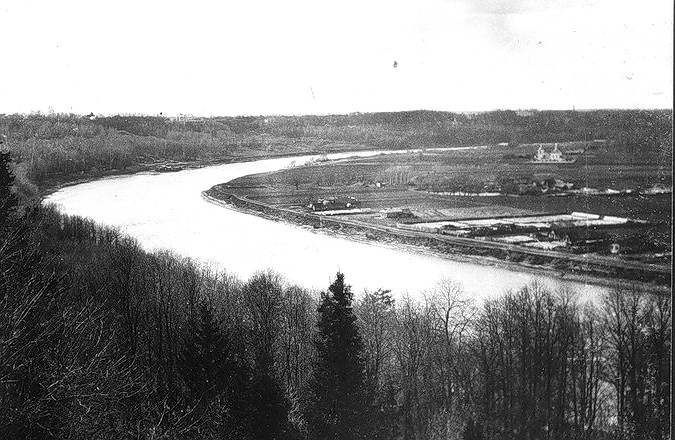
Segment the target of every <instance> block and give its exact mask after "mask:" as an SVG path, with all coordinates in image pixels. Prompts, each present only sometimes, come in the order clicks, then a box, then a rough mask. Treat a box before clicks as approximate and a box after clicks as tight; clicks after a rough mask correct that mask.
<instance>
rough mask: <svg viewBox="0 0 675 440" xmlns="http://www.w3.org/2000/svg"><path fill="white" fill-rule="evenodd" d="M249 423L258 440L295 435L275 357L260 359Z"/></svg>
mask: <svg viewBox="0 0 675 440" xmlns="http://www.w3.org/2000/svg"><path fill="white" fill-rule="evenodd" d="M247 404H248V406H249V408H250V409H249V427H250V432H251V434H252V438H254V439H256V440H281V439H290V438H294V437H295V436H294V433H293V429H292V427H291V424H290V423H289V421H288V411H289V408H290V405H289V402H288V399H287V398H286V395H285V393H284V389H283V387H282V386H281V384H280V382H279V380H278V378H277V377H276V375H275V373H274V370H273V363H272V362H271V359H269V358H267V356H266V359H259V360H258V361H257V362H256V366H255V371H254V372H253V377H252V379H251V384H250V386H249V392H248V399H247Z"/></svg>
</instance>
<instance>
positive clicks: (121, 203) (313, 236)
mask: <svg viewBox="0 0 675 440" xmlns="http://www.w3.org/2000/svg"><path fill="white" fill-rule="evenodd" d="M474 148H482V147H474ZM387 153H388V154H393V153H395V152H387ZM375 154H382V152H372V151H369V152H359V153H336V154H329V155H328V156H327V158H328V159H339V158H344V157H350V156H356V155H358V156H361V157H367V156H371V155H375ZM317 158H318V156H301V157H289V158H275V159H263V160H257V161H253V162H242V163H231V164H225V165H216V166H210V167H204V168H200V169H189V170H184V171H179V172H173V173H151V172H145V173H138V174H133V175H124V176H118V177H111V178H105V179H100V180H96V181H92V182H88V183H82V184H78V185H73V186H68V187H65V188H62V189H60V190H59V191H57V192H55V193H53V194H51V195H50V196H48V197H47V198H46V199H45V202H46V203H53V204H55V205H56V206H57V207H58V208H59V209H60V210H61V211H62V212H64V213H66V214H72V215H79V216H83V217H88V218H91V219H93V220H95V221H97V222H99V223H101V224H104V225H108V226H114V227H117V228H118V229H120V230H121V231H122V232H124V233H126V234H128V235H130V236H132V237H135V238H136V239H137V240H138V241H139V243H140V244H141V246H143V248H144V249H147V250H160V249H167V250H171V251H173V252H175V253H177V254H180V255H183V256H188V257H191V258H193V259H195V260H197V261H199V262H200V263H203V264H207V265H211V266H213V267H214V268H219V269H225V270H227V271H228V272H230V273H234V274H236V275H238V276H239V277H241V278H243V279H245V278H247V277H248V276H250V275H251V274H252V273H253V272H255V271H256V270H261V269H268V268H271V269H274V270H276V271H277V272H279V273H281V274H283V276H284V277H285V278H286V279H287V280H288V281H289V282H292V283H296V284H299V285H302V286H305V287H308V288H315V289H326V288H327V287H328V285H329V284H330V282H331V279H332V278H333V277H334V276H335V273H336V272H337V271H342V272H343V273H344V274H345V278H346V281H347V283H348V284H351V285H352V286H353V289H354V291H355V292H357V293H359V292H362V291H363V289H371V290H373V289H377V288H380V287H382V288H387V289H391V290H392V291H393V293H394V294H395V295H397V296H400V295H403V294H405V293H409V294H410V295H411V296H418V295H420V292H422V291H424V290H427V289H430V288H432V287H433V285H434V284H436V283H437V282H438V280H439V279H441V278H450V279H453V280H455V281H457V282H459V283H461V284H462V285H463V286H464V289H465V291H466V292H467V293H468V294H470V295H471V296H474V297H477V298H485V297H490V296H494V295H497V294H499V293H501V292H503V291H504V290H505V289H516V288H519V287H521V286H522V285H524V284H526V283H528V282H530V281H532V280H533V279H537V281H538V282H541V283H543V284H545V285H547V286H549V287H551V288H553V289H558V288H571V289H574V290H576V291H578V292H579V293H581V294H582V296H584V297H587V295H592V296H595V295H597V294H598V293H601V292H604V290H605V288H604V287H600V286H596V285H591V284H584V283H580V282H573V281H566V280H560V279H558V278H555V277H546V276H540V275H532V274H530V273H526V272H521V271H513V270H508V269H505V268H500V267H495V266H492V265H487V264H478V263H464V262H456V261H452V260H448V259H444V258H440V257H435V256H429V255H424V254H422V253H416V252H414V253H411V252H405V251H402V250H400V249H396V248H394V247H387V246H384V245H379V244H367V243H363V242H357V241H352V240H348V239H345V238H339V237H334V236H330V235H327V234H326V233H324V232H315V231H311V230H308V229H305V228H301V227H298V226H294V225H288V224H284V223H280V222H274V221H270V220H265V219H262V218H259V217H256V216H253V215H249V214H243V213H240V212H237V211H234V210H230V209H227V208H223V207H219V206H216V205H214V204H211V203H208V202H206V201H204V200H203V199H202V198H201V192H202V191H203V190H206V189H208V188H210V187H212V186H213V185H216V184H219V183H223V182H227V181H229V180H232V179H235V178H237V177H241V176H245V175H248V174H253V173H261V172H268V171H273V170H277V169H281V168H284V167H288V166H292V165H299V164H302V163H306V162H307V161H309V160H315V159H317Z"/></svg>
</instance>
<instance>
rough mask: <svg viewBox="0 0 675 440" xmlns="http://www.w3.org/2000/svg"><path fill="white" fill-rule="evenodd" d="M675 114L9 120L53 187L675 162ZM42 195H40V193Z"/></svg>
mask: <svg viewBox="0 0 675 440" xmlns="http://www.w3.org/2000/svg"><path fill="white" fill-rule="evenodd" d="M672 122H673V118H672V111H671V110H596V111H581V112H579V111H533V112H515V111H494V112H485V113H476V114H465V113H448V112H431V111H412V112H398V113H367V114H358V113H357V114H349V115H326V116H250V117H212V118H166V117H161V116H157V117H150V116H132V115H129V116H106V117H95V116H94V115H90V116H86V117H83V116H78V115H72V114H52V115H41V114H31V115H0V142H2V143H3V144H4V145H3V146H4V147H6V148H8V149H9V150H10V151H12V152H13V154H14V160H15V162H16V163H17V164H18V167H17V170H16V173H17V176H18V177H19V181H20V183H21V184H22V185H24V186H25V187H22V190H25V191H28V192H29V190H30V188H29V187H27V185H28V182H33V183H36V184H38V185H44V184H53V183H54V180H56V181H57V183H60V182H63V181H65V180H73V179H78V178H82V177H88V176H97V175H100V174H101V173H105V172H120V171H122V170H125V169H128V168H130V167H133V166H134V165H138V164H142V163H153V162H156V161H161V160H175V161H210V160H233V159H241V158H244V157H251V156H261V155H272V154H289V153H302V152H308V151H311V152H326V151H337V150H353V149H364V148H368V149H372V148H383V149H384V148H386V149H397V148H410V147H416V148H420V147H438V146H456V145H476V144H494V143H499V142H510V143H512V144H513V143H527V142H563V141H572V140H575V141H583V140H590V139H608V140H610V141H612V142H613V145H615V146H616V148H617V151H620V150H626V151H629V152H631V153H632V155H633V156H635V153H644V152H647V153H650V154H657V155H659V154H660V155H661V156H662V160H661V162H663V163H669V162H670V158H672V128H671V127H672ZM33 191H34V189H33Z"/></svg>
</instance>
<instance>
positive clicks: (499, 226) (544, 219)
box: [396, 212, 641, 253]
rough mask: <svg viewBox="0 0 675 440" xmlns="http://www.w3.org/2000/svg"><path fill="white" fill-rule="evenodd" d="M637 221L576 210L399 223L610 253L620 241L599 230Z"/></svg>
mask: <svg viewBox="0 0 675 440" xmlns="http://www.w3.org/2000/svg"><path fill="white" fill-rule="evenodd" d="M633 223H635V224H637V223H641V222H640V221H639V220H631V219H627V218H623V217H614V216H601V215H597V214H589V213H585V212H572V213H570V214H558V215H538V216H518V217H502V218H481V219H470V220H453V221H435V222H420V223H397V225H396V226H397V227H398V228H400V229H405V230H411V231H420V232H428V233H436V234H444V235H454V236H458V237H470V238H479V239H486V240H492V241H497V242H502V243H508V244H514V245H519V246H527V247H534V248H539V249H547V250H551V249H557V248H569V247H572V246H582V247H584V249H587V248H588V249H590V248H591V247H593V248H598V249H599V248H600V247H602V248H604V247H607V250H608V251H609V252H610V253H618V251H619V249H618V245H616V243H606V240H605V238H603V236H602V234H597V233H595V231H598V230H599V229H602V228H612V227H622V226H629V225H630V224H633ZM593 245H595V246H593ZM589 246H590V247H589Z"/></svg>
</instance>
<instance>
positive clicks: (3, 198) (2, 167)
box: [0, 151, 18, 227]
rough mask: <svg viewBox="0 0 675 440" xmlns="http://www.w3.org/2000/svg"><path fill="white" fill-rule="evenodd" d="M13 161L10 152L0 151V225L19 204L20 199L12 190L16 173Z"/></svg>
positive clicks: (2, 224)
mask: <svg viewBox="0 0 675 440" xmlns="http://www.w3.org/2000/svg"><path fill="white" fill-rule="evenodd" d="M11 161H12V158H11V156H10V153H9V152H3V151H0V227H2V226H4V225H5V223H6V221H7V217H9V215H10V214H11V213H12V211H13V210H14V209H15V208H16V206H17V204H18V199H17V197H16V195H14V192H13V191H12V186H13V185H14V173H13V172H12V169H11V167H10V163H11Z"/></svg>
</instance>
